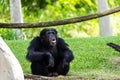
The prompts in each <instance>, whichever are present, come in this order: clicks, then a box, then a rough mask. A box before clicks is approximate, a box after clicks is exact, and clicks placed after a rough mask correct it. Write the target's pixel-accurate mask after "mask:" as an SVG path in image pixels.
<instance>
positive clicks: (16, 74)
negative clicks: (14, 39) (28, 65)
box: [0, 37, 24, 80]
mask: <svg viewBox="0 0 120 80" xmlns="http://www.w3.org/2000/svg"><path fill="white" fill-rule="evenodd" d="M0 80H24V75H23V71H22V68H21V66H20V64H19V62H18V60H17V59H16V58H15V56H14V55H13V53H12V52H11V50H10V49H9V47H8V46H7V45H6V43H5V42H4V41H3V39H2V38H1V37H0Z"/></svg>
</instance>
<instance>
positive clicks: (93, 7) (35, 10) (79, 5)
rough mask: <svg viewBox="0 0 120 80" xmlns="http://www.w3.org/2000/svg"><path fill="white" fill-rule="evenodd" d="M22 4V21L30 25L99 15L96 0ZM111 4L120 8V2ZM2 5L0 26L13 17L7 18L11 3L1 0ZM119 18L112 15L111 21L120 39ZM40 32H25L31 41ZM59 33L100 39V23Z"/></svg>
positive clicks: (72, 26) (110, 0) (69, 27)
mask: <svg viewBox="0 0 120 80" xmlns="http://www.w3.org/2000/svg"><path fill="white" fill-rule="evenodd" d="M21 2H22V11H23V19H24V22H27V23H34V22H42V21H53V20H60V19H67V18H73V17H77V16H84V15H88V14H92V13H96V12H97V4H98V3H97V0H21ZM108 3H109V6H110V7H115V6H118V5H119V4H120V1H119V0H108ZM0 4H1V5H0V13H1V14H0V16H1V18H0V22H10V14H8V13H10V10H9V0H0ZM117 16H118V17H119V14H113V15H112V16H111V17H112V19H111V20H114V21H112V26H113V32H114V34H115V35H120V32H119V29H120V25H118V23H119V22H118V20H119V19H118V17H117ZM51 27H52V26H51ZM41 29H42V28H34V29H25V30H24V33H25V35H26V36H27V38H28V39H31V38H33V37H34V36H37V35H38V34H39V31H40V30H41ZM56 29H57V30H58V32H59V36H61V37H72V38H73V37H93V36H94V37H95V36H99V26H98V20H97V19H94V20H90V21H86V22H82V23H75V24H68V25H62V26H57V28H56ZM2 30H3V29H2ZM5 30H7V29H5ZM6 32H7V31H6ZM2 34H3V33H2Z"/></svg>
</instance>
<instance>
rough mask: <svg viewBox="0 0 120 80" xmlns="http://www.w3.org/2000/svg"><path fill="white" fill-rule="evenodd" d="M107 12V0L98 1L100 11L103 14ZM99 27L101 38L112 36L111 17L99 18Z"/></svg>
mask: <svg viewBox="0 0 120 80" xmlns="http://www.w3.org/2000/svg"><path fill="white" fill-rule="evenodd" d="M105 10H108V3H107V0H98V11H99V12H103V11H105ZM99 26H100V36H112V28H111V24H110V17H109V16H104V17H101V18H99Z"/></svg>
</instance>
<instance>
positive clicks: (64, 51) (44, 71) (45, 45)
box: [26, 29, 74, 76]
mask: <svg viewBox="0 0 120 80" xmlns="http://www.w3.org/2000/svg"><path fill="white" fill-rule="evenodd" d="M49 32H50V33H49ZM51 40H52V41H51ZM26 58H27V59H28V60H29V61H31V71H32V74H35V75H43V76H58V75H66V74H67V73H68V71H69V67H70V62H71V61H72V60H73V59H74V56H73V54H72V51H71V50H70V49H69V48H68V44H66V43H65V41H64V40H63V39H62V38H59V37H57V31H56V30H55V29H43V30H42V31H41V33H40V36H38V37H35V38H34V39H33V40H32V41H31V43H30V45H29V47H28V54H27V55H26Z"/></svg>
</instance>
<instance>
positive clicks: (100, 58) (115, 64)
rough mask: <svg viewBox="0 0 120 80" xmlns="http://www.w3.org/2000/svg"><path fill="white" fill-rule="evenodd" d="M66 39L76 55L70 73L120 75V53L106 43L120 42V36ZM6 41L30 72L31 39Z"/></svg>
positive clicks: (76, 74)
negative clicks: (28, 47)
mask: <svg viewBox="0 0 120 80" xmlns="http://www.w3.org/2000/svg"><path fill="white" fill-rule="evenodd" d="M65 41H66V42H67V43H68V44H69V47H70V48H71V49H72V51H73V54H74V56H75V59H74V60H73V61H72V63H71V68H70V72H69V75H74V76H87V77H90V78H94V77H97V78H115V77H119V76H120V53H119V52H117V51H115V50H113V49H112V48H110V47H108V46H107V45H106V43H108V42H114V43H117V44H120V38H119V37H104V38H103V37H96V38H77V39H70V38H69V39H65ZM6 43H7V44H8V46H9V47H10V48H11V50H12V51H13V53H14V54H15V56H16V57H17V58H18V60H19V61H20V64H21V66H22V68H23V71H24V73H30V63H29V62H28V61H27V60H26V59H25V55H26V54H27V46H28V45H29V41H24V40H18V41H6Z"/></svg>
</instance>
